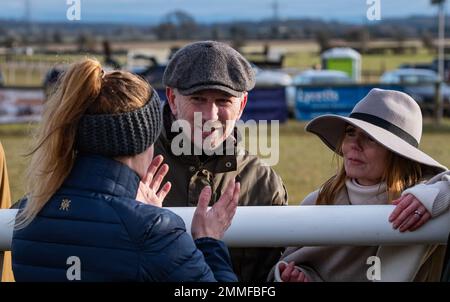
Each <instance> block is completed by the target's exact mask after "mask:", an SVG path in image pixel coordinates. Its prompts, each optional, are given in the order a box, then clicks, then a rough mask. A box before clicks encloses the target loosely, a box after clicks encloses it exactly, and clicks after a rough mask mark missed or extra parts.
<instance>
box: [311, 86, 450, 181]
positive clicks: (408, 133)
mask: <svg viewBox="0 0 450 302" xmlns="http://www.w3.org/2000/svg"><path fill="white" fill-rule="evenodd" d="M348 124H350V125H353V126H355V127H358V128H360V129H362V130H363V131H365V132H366V133H367V134H368V135H370V136H371V137H372V138H373V139H374V140H376V141H377V142H378V143H380V144H381V145H383V146H385V147H386V148H387V149H389V150H390V151H392V152H394V153H396V154H398V155H400V156H402V157H405V158H408V159H410V160H412V161H415V162H418V163H420V164H421V165H422V167H423V170H424V171H423V172H424V173H427V172H429V173H432V174H437V173H440V172H442V171H445V170H447V168H446V167H445V166H443V165H441V164H440V163H439V162H437V161H436V160H434V159H433V158H432V157H431V156H429V155H428V154H426V153H424V152H423V151H421V150H419V149H418V147H419V143H420V139H421V137H422V113H421V111H420V107H419V105H418V104H417V102H416V101H414V99H413V98H412V97H410V96H409V95H407V94H406V93H403V92H400V91H395V90H383V89H378V88H374V89H372V90H371V91H370V92H369V93H368V94H367V95H366V96H365V97H364V98H363V99H362V100H361V101H359V102H358V103H357V104H356V105H355V107H354V108H353V110H352V112H351V113H350V115H349V116H348V117H343V116H339V115H333V114H326V115H322V116H319V117H317V118H315V119H313V120H312V121H311V122H309V123H308V124H307V125H306V131H308V132H311V133H314V134H316V135H317V136H319V137H320V139H321V140H322V141H323V142H324V143H325V144H326V145H327V146H328V147H329V148H330V149H331V150H333V151H334V152H337V147H338V146H337V145H338V143H339V141H340V140H341V138H342V137H343V135H344V132H345V127H346V126H347V125H348ZM339 155H341V156H342V154H339Z"/></svg>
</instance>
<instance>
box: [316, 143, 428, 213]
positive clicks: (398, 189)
mask: <svg viewBox="0 0 450 302" xmlns="http://www.w3.org/2000/svg"><path fill="white" fill-rule="evenodd" d="M344 135H345V134H343V135H342V138H341V139H340V141H339V143H338V144H337V146H338V147H337V148H336V153H335V156H336V158H337V155H336V154H342V142H343V140H344ZM421 178H422V168H421V166H420V164H419V163H417V162H415V161H412V160H410V159H407V158H404V157H402V156H400V155H398V154H396V153H394V152H392V151H390V150H389V153H388V158H387V160H386V165H385V169H384V172H383V174H382V176H381V180H380V183H386V193H387V196H388V202H389V203H390V202H392V201H393V200H394V199H396V198H398V197H399V196H400V194H401V193H402V192H403V191H404V190H405V189H407V188H409V187H411V186H414V185H415V184H416V183H418V182H419V181H420V180H421ZM346 179H347V175H346V173H345V167H344V163H343V161H342V160H340V159H337V173H336V174H335V175H333V176H332V177H331V178H329V179H328V180H327V181H326V182H325V183H324V184H323V185H322V187H321V189H320V192H319V196H318V197H317V200H316V204H317V205H330V204H334V202H335V200H336V197H337V196H338V194H339V192H341V190H342V189H343V188H344V186H345V180H346ZM380 193H381V192H380Z"/></svg>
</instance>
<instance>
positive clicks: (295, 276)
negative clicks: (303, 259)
mask: <svg viewBox="0 0 450 302" xmlns="http://www.w3.org/2000/svg"><path fill="white" fill-rule="evenodd" d="M278 269H279V270H280V277H281V280H283V282H309V279H308V277H306V275H305V273H303V272H302V271H301V270H299V269H298V268H296V267H295V263H294V261H291V262H289V264H288V265H286V264H284V263H280V264H279V265H278Z"/></svg>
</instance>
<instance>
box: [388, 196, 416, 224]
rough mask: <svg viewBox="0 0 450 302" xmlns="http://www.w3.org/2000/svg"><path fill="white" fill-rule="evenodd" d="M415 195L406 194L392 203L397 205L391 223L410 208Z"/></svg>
mask: <svg viewBox="0 0 450 302" xmlns="http://www.w3.org/2000/svg"><path fill="white" fill-rule="evenodd" d="M413 197H414V196H413V195H411V194H406V195H405V196H402V197H400V198H398V199H396V200H394V201H393V202H392V204H394V205H397V206H396V207H395V209H394V211H393V212H392V214H391V215H390V216H389V222H392V221H394V220H395V219H396V218H397V217H398V215H400V213H401V212H402V211H403V210H404V209H406V208H407V207H408V205H409V204H410V203H411V201H412V199H413Z"/></svg>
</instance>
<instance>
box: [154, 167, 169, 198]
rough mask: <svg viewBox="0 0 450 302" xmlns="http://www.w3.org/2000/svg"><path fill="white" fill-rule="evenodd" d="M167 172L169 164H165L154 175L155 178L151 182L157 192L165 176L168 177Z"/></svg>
mask: <svg viewBox="0 0 450 302" xmlns="http://www.w3.org/2000/svg"><path fill="white" fill-rule="evenodd" d="M167 172H169V165H167V164H164V165H162V166H161V167H160V168H159V169H158V172H156V175H155V176H154V177H153V180H152V181H151V183H150V188H151V189H152V190H153V191H155V192H157V191H158V190H159V186H160V185H161V183H162V181H163V179H164V177H166V175H167Z"/></svg>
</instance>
